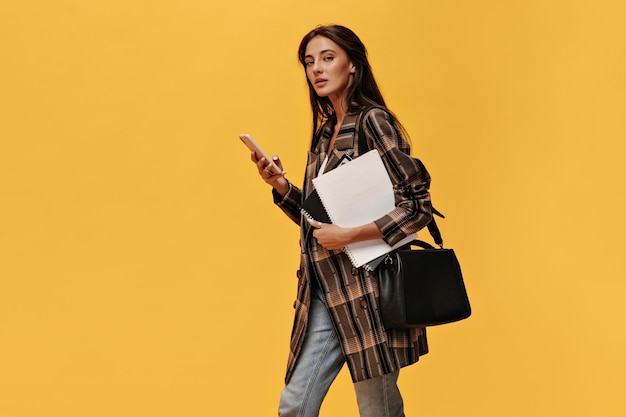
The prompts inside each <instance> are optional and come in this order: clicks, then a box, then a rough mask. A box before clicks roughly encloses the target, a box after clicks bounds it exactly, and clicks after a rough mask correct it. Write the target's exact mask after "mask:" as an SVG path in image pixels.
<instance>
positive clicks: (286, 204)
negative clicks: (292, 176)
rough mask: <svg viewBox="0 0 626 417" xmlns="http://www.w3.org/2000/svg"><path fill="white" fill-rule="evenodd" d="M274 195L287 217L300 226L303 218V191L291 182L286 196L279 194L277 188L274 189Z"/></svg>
mask: <svg viewBox="0 0 626 417" xmlns="http://www.w3.org/2000/svg"><path fill="white" fill-rule="evenodd" d="M272 196H273V197H274V204H276V205H277V206H278V207H280V209H281V210H282V211H283V212H284V213H285V214H286V215H287V217H289V218H290V219H291V220H293V221H294V222H295V223H296V224H297V225H298V226H300V222H301V219H302V216H301V215H300V208H301V206H302V191H301V190H300V189H299V188H298V187H296V186H295V185H293V184H292V183H291V182H290V183H289V191H287V194H285V196H284V197H283V196H281V195H280V194H278V193H277V192H276V190H275V189H272Z"/></svg>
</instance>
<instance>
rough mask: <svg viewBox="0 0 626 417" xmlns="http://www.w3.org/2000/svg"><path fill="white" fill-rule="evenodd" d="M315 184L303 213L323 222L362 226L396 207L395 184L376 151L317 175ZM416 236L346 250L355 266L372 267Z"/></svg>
mask: <svg viewBox="0 0 626 417" xmlns="http://www.w3.org/2000/svg"><path fill="white" fill-rule="evenodd" d="M313 185H314V187H315V190H314V191H313V193H311V195H310V196H309V197H308V198H307V199H306V201H305V202H304V205H303V207H302V213H303V214H304V215H305V216H307V217H309V218H311V219H314V220H317V221H320V222H322V223H333V224H336V225H337V226H340V227H357V226H362V225H364V224H367V223H371V222H373V221H375V220H378V219H379V218H381V217H383V216H384V215H385V214H387V213H389V212H390V211H392V210H393V209H394V208H395V201H394V195H393V184H392V183H391V180H390V179H389V175H388V174H387V170H386V169H385V165H384V164H383V161H382V160H381V158H380V155H379V154H378V151H376V150H371V151H369V152H367V153H366V154H364V155H362V156H360V157H359V158H356V159H354V160H352V161H349V162H348V163H345V164H343V165H341V166H339V167H337V168H335V169H333V170H332V171H330V172H327V173H325V174H323V175H320V176H318V177H317V178H315V179H313ZM415 237H416V235H410V236H407V237H406V238H404V239H403V240H402V241H400V242H399V243H398V244H396V245H394V246H393V247H392V246H389V245H388V244H387V243H385V241H384V240H383V239H375V240H368V241H364V242H357V243H353V244H350V245H347V246H346V247H345V248H344V251H345V252H346V254H347V255H348V257H349V258H350V260H351V261H352V264H353V265H354V266H355V267H357V268H359V267H361V266H363V267H365V268H366V269H369V270H373V269H374V268H375V267H376V265H377V264H378V263H379V262H380V260H381V259H382V257H383V256H384V255H385V254H387V253H389V252H391V251H392V250H394V249H396V248H399V247H400V246H403V245H405V244H407V243H409V242H411V241H412V240H414V239H415Z"/></svg>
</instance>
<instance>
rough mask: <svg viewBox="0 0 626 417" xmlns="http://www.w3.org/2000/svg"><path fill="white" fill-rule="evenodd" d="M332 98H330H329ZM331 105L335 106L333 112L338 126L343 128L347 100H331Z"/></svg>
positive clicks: (342, 98)
mask: <svg viewBox="0 0 626 417" xmlns="http://www.w3.org/2000/svg"><path fill="white" fill-rule="evenodd" d="M329 98H330V97H329ZM330 103H331V104H332V106H333V110H334V111H335V117H336V118H337V126H341V124H342V123H343V119H344V118H345V117H346V109H347V107H348V106H347V105H346V98H345V97H341V98H330Z"/></svg>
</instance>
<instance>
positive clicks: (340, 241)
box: [307, 219, 383, 250]
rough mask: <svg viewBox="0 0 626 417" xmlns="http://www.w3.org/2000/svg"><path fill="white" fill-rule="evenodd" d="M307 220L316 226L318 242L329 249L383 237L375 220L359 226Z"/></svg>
mask: <svg viewBox="0 0 626 417" xmlns="http://www.w3.org/2000/svg"><path fill="white" fill-rule="evenodd" d="M307 220H308V222H309V224H310V225H311V226H313V227H314V228H315V230H314V231H313V237H315V238H316V239H317V243H319V244H320V245H322V246H323V247H325V248H326V249H328V250H338V249H342V248H343V247H344V246H346V245H349V244H351V243H356V242H361V241H363V240H372V239H381V238H382V237H383V234H382V233H381V231H380V230H379V229H378V227H377V226H376V224H374V223H373V222H372V223H368V224H365V225H363V226H359V227H339V226H337V225H335V224H330V223H321V222H318V221H317V220H310V219H307Z"/></svg>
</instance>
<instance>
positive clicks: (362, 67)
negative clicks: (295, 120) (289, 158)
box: [298, 25, 406, 136]
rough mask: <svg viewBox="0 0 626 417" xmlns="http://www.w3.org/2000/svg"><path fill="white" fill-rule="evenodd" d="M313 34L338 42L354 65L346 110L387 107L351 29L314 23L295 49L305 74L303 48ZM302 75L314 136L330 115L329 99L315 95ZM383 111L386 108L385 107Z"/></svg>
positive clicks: (309, 83)
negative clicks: (307, 90)
mask: <svg viewBox="0 0 626 417" xmlns="http://www.w3.org/2000/svg"><path fill="white" fill-rule="evenodd" d="M316 36H324V37H326V38H328V39H330V40H331V41H333V42H335V43H336V44H337V45H339V46H340V47H341V48H342V49H343V50H344V51H346V54H347V55H348V59H349V60H350V62H352V64H354V66H355V68H356V71H355V73H354V79H353V80H352V84H351V85H350V87H349V88H348V91H347V96H346V102H347V103H348V106H350V108H349V109H348V110H350V111H358V110H359V109H363V108H366V107H372V106H376V107H383V108H385V109H387V105H386V104H385V100H384V99H383V96H382V94H381V93H380V89H379V88H378V84H376V80H375V79H374V74H373V72H372V67H371V66H370V63H369V61H368V59H367V50H366V49H365V45H364V44H363V42H361V39H359V37H358V36H357V35H356V34H355V33H354V32H353V31H351V30H350V29H348V28H347V27H345V26H340V25H330V26H318V27H316V28H315V29H313V30H312V31H310V32H309V33H307V34H306V35H305V36H304V38H302V41H301V42H300V47H299V48H298V59H299V60H300V63H301V64H302V67H303V68H304V73H305V76H306V64H305V61H304V57H305V55H306V47H307V45H308V44H309V42H310V41H311V39H313V38H315V37H316ZM306 78H307V84H308V86H309V99H310V101H311V110H312V111H313V136H315V135H316V134H317V131H318V129H319V128H320V127H321V126H322V125H323V123H324V122H325V121H326V120H328V119H329V118H330V117H331V116H332V114H333V112H334V109H333V106H332V104H331V102H330V99H329V98H328V97H320V96H318V95H317V93H316V92H315V89H314V88H313V86H312V85H311V82H310V81H309V79H308V77H306ZM387 111H389V110H388V109H387ZM389 113H390V114H391V116H392V118H393V120H394V122H395V123H396V124H397V126H398V127H399V128H400V130H401V132H403V133H404V134H405V135H406V132H405V131H404V128H403V127H402V126H401V125H400V123H398V121H397V119H396V117H395V116H394V115H393V113H391V112H389Z"/></svg>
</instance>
